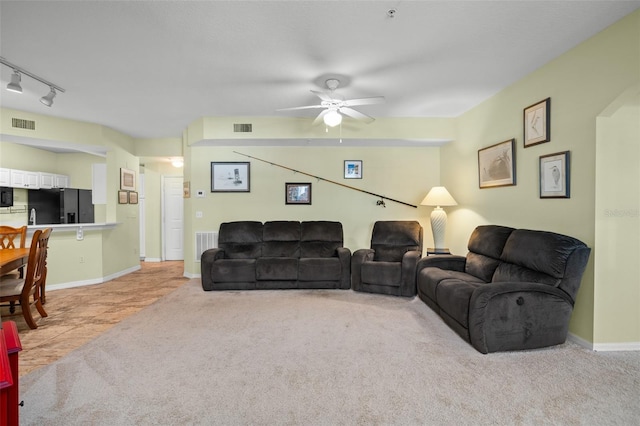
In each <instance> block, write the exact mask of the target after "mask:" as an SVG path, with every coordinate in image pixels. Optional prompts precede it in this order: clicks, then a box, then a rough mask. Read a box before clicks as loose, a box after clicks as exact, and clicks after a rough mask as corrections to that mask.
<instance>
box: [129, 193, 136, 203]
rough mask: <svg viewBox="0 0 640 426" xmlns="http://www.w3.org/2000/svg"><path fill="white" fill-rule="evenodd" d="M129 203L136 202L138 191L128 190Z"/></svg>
mask: <svg viewBox="0 0 640 426" xmlns="http://www.w3.org/2000/svg"><path fill="white" fill-rule="evenodd" d="M129 204H138V193H137V192H135V191H129Z"/></svg>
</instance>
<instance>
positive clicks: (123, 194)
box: [118, 191, 129, 204]
mask: <svg viewBox="0 0 640 426" xmlns="http://www.w3.org/2000/svg"><path fill="white" fill-rule="evenodd" d="M128 202H129V195H128V193H127V191H118V204H127V203H128Z"/></svg>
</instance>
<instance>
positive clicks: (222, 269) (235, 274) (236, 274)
mask: <svg viewBox="0 0 640 426" xmlns="http://www.w3.org/2000/svg"><path fill="white" fill-rule="evenodd" d="M211 277H212V278H213V282H214V283H221V282H238V283H241V282H253V281H255V280H256V260H255V259H218V260H216V261H215V263H214V265H213V267H212V268H211Z"/></svg>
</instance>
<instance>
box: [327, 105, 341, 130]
mask: <svg viewBox="0 0 640 426" xmlns="http://www.w3.org/2000/svg"><path fill="white" fill-rule="evenodd" d="M323 120H324V124H326V125H327V126H329V127H336V126H337V125H339V124H340V123H342V114H340V113H339V112H338V111H336V110H335V109H333V110H331V111H329V112H328V113H326V114H325V115H324V117H323Z"/></svg>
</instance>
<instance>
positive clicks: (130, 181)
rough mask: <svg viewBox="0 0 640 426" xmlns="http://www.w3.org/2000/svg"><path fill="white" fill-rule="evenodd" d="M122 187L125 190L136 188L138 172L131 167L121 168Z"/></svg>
mask: <svg viewBox="0 0 640 426" xmlns="http://www.w3.org/2000/svg"><path fill="white" fill-rule="evenodd" d="M120 189H121V190H123V191H135V190H136V172H134V171H133V170H129V169H122V168H121V169H120Z"/></svg>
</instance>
